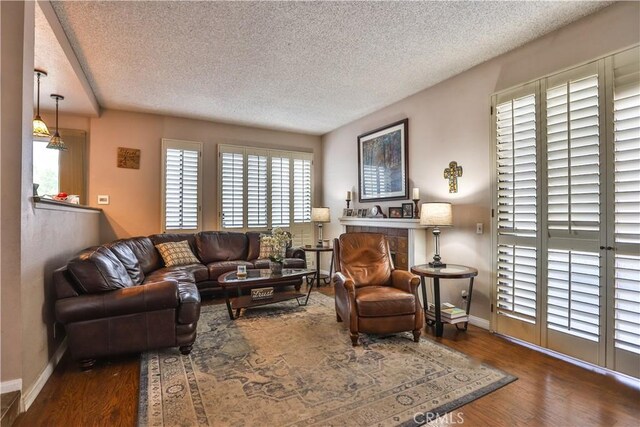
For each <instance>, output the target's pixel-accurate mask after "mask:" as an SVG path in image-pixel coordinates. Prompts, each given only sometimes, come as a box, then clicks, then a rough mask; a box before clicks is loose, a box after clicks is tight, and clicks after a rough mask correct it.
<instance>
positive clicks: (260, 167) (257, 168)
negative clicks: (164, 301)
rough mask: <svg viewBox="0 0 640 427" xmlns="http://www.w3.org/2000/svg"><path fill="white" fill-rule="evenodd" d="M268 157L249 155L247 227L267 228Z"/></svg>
mask: <svg viewBox="0 0 640 427" xmlns="http://www.w3.org/2000/svg"><path fill="white" fill-rule="evenodd" d="M267 172H268V171H267V155H266V153H265V154H264V155H261V154H247V227H248V228H266V227H267V224H268V222H267V209H268V207H267V189H268V188H267V187H268V185H267V184H268V181H267Z"/></svg>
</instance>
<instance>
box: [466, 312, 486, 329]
mask: <svg viewBox="0 0 640 427" xmlns="http://www.w3.org/2000/svg"><path fill="white" fill-rule="evenodd" d="M469 323H471V324H472V325H473V326H477V327H478V328H482V329H486V330H487V331H488V330H489V328H490V327H491V323H490V322H489V321H488V320H487V319H483V318H481V317H476V316H471V315H469Z"/></svg>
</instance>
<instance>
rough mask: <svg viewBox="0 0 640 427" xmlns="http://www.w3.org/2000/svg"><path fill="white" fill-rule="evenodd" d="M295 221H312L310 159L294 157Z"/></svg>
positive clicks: (297, 222)
mask: <svg viewBox="0 0 640 427" xmlns="http://www.w3.org/2000/svg"><path fill="white" fill-rule="evenodd" d="M293 222H294V223H296V224H299V223H305V222H311V160H310V159H297V158H294V159H293Z"/></svg>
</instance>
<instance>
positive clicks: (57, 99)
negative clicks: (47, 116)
mask: <svg viewBox="0 0 640 427" xmlns="http://www.w3.org/2000/svg"><path fill="white" fill-rule="evenodd" d="M59 100H60V98H58V97H57V96H56V135H57V134H58V101H59Z"/></svg>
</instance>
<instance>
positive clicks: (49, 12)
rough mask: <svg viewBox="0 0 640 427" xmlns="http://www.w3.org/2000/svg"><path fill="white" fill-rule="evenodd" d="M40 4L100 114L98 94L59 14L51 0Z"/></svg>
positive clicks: (94, 110) (42, 0) (94, 111)
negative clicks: (85, 71) (95, 92)
mask: <svg viewBox="0 0 640 427" xmlns="http://www.w3.org/2000/svg"><path fill="white" fill-rule="evenodd" d="M38 5H39V6H40V9H42V13H43V14H44V16H45V18H46V19H47V22H48V23H49V25H50V26H51V30H53V34H54V35H55V36H56V39H57V40H58V43H60V46H61V47H62V50H63V52H64V54H65V56H66V57H67V60H68V61H69V64H71V68H73V71H74V72H75V74H76V76H77V77H78V80H79V81H80V84H81V85H82V88H83V89H84V92H85V93H86V95H87V98H88V99H89V102H90V103H91V109H92V110H93V113H94V114H95V115H96V116H99V115H100V104H98V100H97V99H96V96H95V94H94V93H93V89H92V88H91V85H90V84H89V80H88V79H87V76H86V75H85V74H84V70H83V69H82V66H81V65H80V61H78V57H77V56H76V53H75V51H74V50H73V48H72V47H71V43H69V39H68V38H67V35H66V34H65V32H64V30H63V29H62V25H61V24H60V21H59V20H58V15H56V12H55V11H54V10H53V7H52V6H51V3H50V2H49V0H38Z"/></svg>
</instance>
